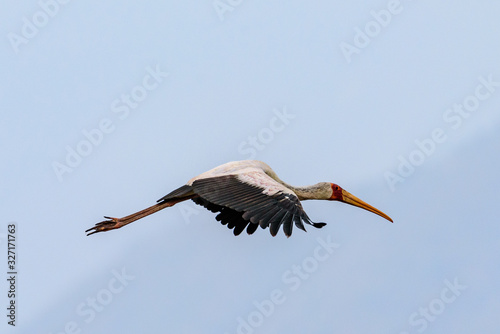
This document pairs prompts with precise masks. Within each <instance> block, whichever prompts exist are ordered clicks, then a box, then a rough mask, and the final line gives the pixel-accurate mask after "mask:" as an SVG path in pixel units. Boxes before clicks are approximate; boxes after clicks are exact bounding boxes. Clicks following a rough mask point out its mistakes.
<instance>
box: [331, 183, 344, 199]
mask: <svg viewBox="0 0 500 334" xmlns="http://www.w3.org/2000/svg"><path fill="white" fill-rule="evenodd" d="M330 184H331V186H332V197H330V200H332V201H341V200H342V199H343V196H342V188H341V187H340V186H338V185H336V184H335V183H330Z"/></svg>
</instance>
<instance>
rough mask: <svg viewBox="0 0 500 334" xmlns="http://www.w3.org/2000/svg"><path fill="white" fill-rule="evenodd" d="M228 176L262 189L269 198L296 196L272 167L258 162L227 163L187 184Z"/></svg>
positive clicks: (194, 178)
mask: <svg viewBox="0 0 500 334" xmlns="http://www.w3.org/2000/svg"><path fill="white" fill-rule="evenodd" d="M226 175H234V176H236V177H237V178H238V180H239V181H240V182H242V183H246V184H249V185H253V186H257V187H259V188H262V192H263V193H264V194H266V195H269V196H271V195H275V194H276V193H278V192H280V191H281V192H284V193H288V194H294V192H293V191H292V190H291V189H289V188H287V187H286V186H285V185H284V183H283V181H281V180H280V179H279V178H278V176H277V175H276V173H275V172H274V171H273V170H272V169H271V167H269V166H268V165H267V164H266V163H264V162H262V161H258V160H242V161H231V162H227V163H225V164H223V165H220V166H217V167H215V168H212V169H211V170H209V171H206V172H204V173H201V174H200V175H198V176H195V177H193V178H192V179H190V180H189V181H188V182H187V184H188V185H193V182H194V181H196V180H200V179H208V178H212V177H219V176H226Z"/></svg>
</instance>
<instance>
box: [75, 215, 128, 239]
mask: <svg viewBox="0 0 500 334" xmlns="http://www.w3.org/2000/svg"><path fill="white" fill-rule="evenodd" d="M104 218H107V220H103V221H102V222H100V223H97V224H95V226H94V227H91V228H89V229H88V230H86V231H85V232H90V233H87V236H89V235H92V234H94V233H99V232H106V231H109V230H114V229H117V228H120V227H122V226H124V225H126V224H125V222H124V221H123V220H122V218H113V217H107V216H104Z"/></svg>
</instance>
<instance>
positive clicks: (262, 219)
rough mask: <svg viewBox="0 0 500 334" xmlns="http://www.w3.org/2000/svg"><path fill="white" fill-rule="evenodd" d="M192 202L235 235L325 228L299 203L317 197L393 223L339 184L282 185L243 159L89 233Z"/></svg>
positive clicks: (262, 166) (254, 162) (260, 165)
mask: <svg viewBox="0 0 500 334" xmlns="http://www.w3.org/2000/svg"><path fill="white" fill-rule="evenodd" d="M189 199H190V200H192V201H193V202H195V203H196V204H198V205H201V206H203V207H205V208H206V209H208V210H209V211H211V212H214V213H218V214H217V216H216V220H217V221H219V222H221V223H222V224H223V225H226V226H227V227H228V228H229V229H232V230H233V234H234V235H236V236H237V235H239V234H241V232H243V231H244V230H245V229H246V232H247V233H248V234H253V233H254V232H255V231H256V230H257V228H258V227H259V226H260V227H261V228H262V229H265V228H267V227H269V231H270V233H271V235H272V236H273V237H274V236H276V235H277V233H278V231H279V229H280V227H281V226H283V232H284V234H285V235H286V236H287V237H290V236H291V235H292V229H293V225H295V226H296V227H297V228H299V229H301V230H303V231H306V229H305V226H304V223H305V224H307V225H312V226H314V227H316V228H321V227H323V226H325V225H326V223H323V222H318V223H315V222H313V221H312V220H311V219H310V218H309V216H308V215H307V214H306V212H305V211H304V209H303V207H302V204H301V201H305V200H313V199H315V200H328V201H340V202H344V203H347V204H350V205H353V206H356V207H359V208H362V209H365V210H367V211H370V212H372V213H375V214H377V215H379V216H381V217H383V218H385V219H387V220H388V221H390V222H391V223H392V222H393V220H392V219H391V218H390V217H389V216H388V215H386V214H385V213H383V212H382V211H380V210H378V209H376V208H374V207H373V206H371V205H369V204H367V203H365V202H363V201H362V200H360V199H359V198H357V197H356V196H354V195H352V194H350V193H349V192H347V191H346V190H344V189H342V188H341V187H340V186H338V185H337V184H335V183H330V182H320V183H317V184H314V185H311V186H304V187H294V186H292V185H290V184H288V183H286V182H284V181H282V180H281V179H280V178H279V177H278V175H277V174H276V173H275V172H274V171H273V170H272V169H271V167H269V166H268V165H267V164H266V163H264V162H262V161H258V160H242V161H232V162H228V163H225V164H223V165H220V166H218V167H215V168H213V169H211V170H209V171H207V172H204V173H202V174H200V175H198V176H195V177H193V178H192V179H190V180H189V181H188V182H187V183H186V184H185V185H183V186H181V187H179V188H177V189H175V190H174V191H172V192H170V193H168V194H167V195H165V196H163V197H162V198H160V199H159V200H158V201H157V203H156V204H155V205H153V206H150V207H148V208H146V209H144V210H141V211H138V212H136V213H133V214H131V215H129V216H126V217H123V218H113V217H108V216H104V218H106V220H104V221H102V222H100V223H97V224H95V226H93V227H92V228H89V229H88V230H86V231H85V232H86V233H87V235H88V236H89V235H92V234H95V233H99V232H105V231H110V230H114V229H118V228H121V227H123V226H125V225H128V224H130V223H132V222H134V221H136V220H138V219H141V218H144V217H146V216H149V215H151V214H153V213H155V212H158V211H160V210H162V209H164V208H167V207H171V206H174V205H175V204H177V203H179V202H183V201H186V200H189Z"/></svg>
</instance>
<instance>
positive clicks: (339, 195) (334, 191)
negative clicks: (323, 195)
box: [328, 183, 393, 223]
mask: <svg viewBox="0 0 500 334" xmlns="http://www.w3.org/2000/svg"><path fill="white" fill-rule="evenodd" d="M330 187H331V196H330V198H328V199H329V200H331V201H340V202H344V203H347V204H351V205H354V206H357V207H358V208H361V209H365V210H367V211H370V212H373V213H375V214H377V215H379V216H380V217H383V218H385V219H387V220H388V221H390V222H391V223H392V222H393V221H392V219H391V217H389V216H388V215H386V214H385V213H383V212H382V211H380V210H378V209H375V208H374V207H373V206H371V205H370V204H368V203H365V202H363V201H362V200H360V199H359V198H357V197H356V196H354V195H352V194H350V193H349V192H348V191H346V190H344V189H342V188H341V187H340V186H338V185H336V184H335V183H330Z"/></svg>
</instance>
